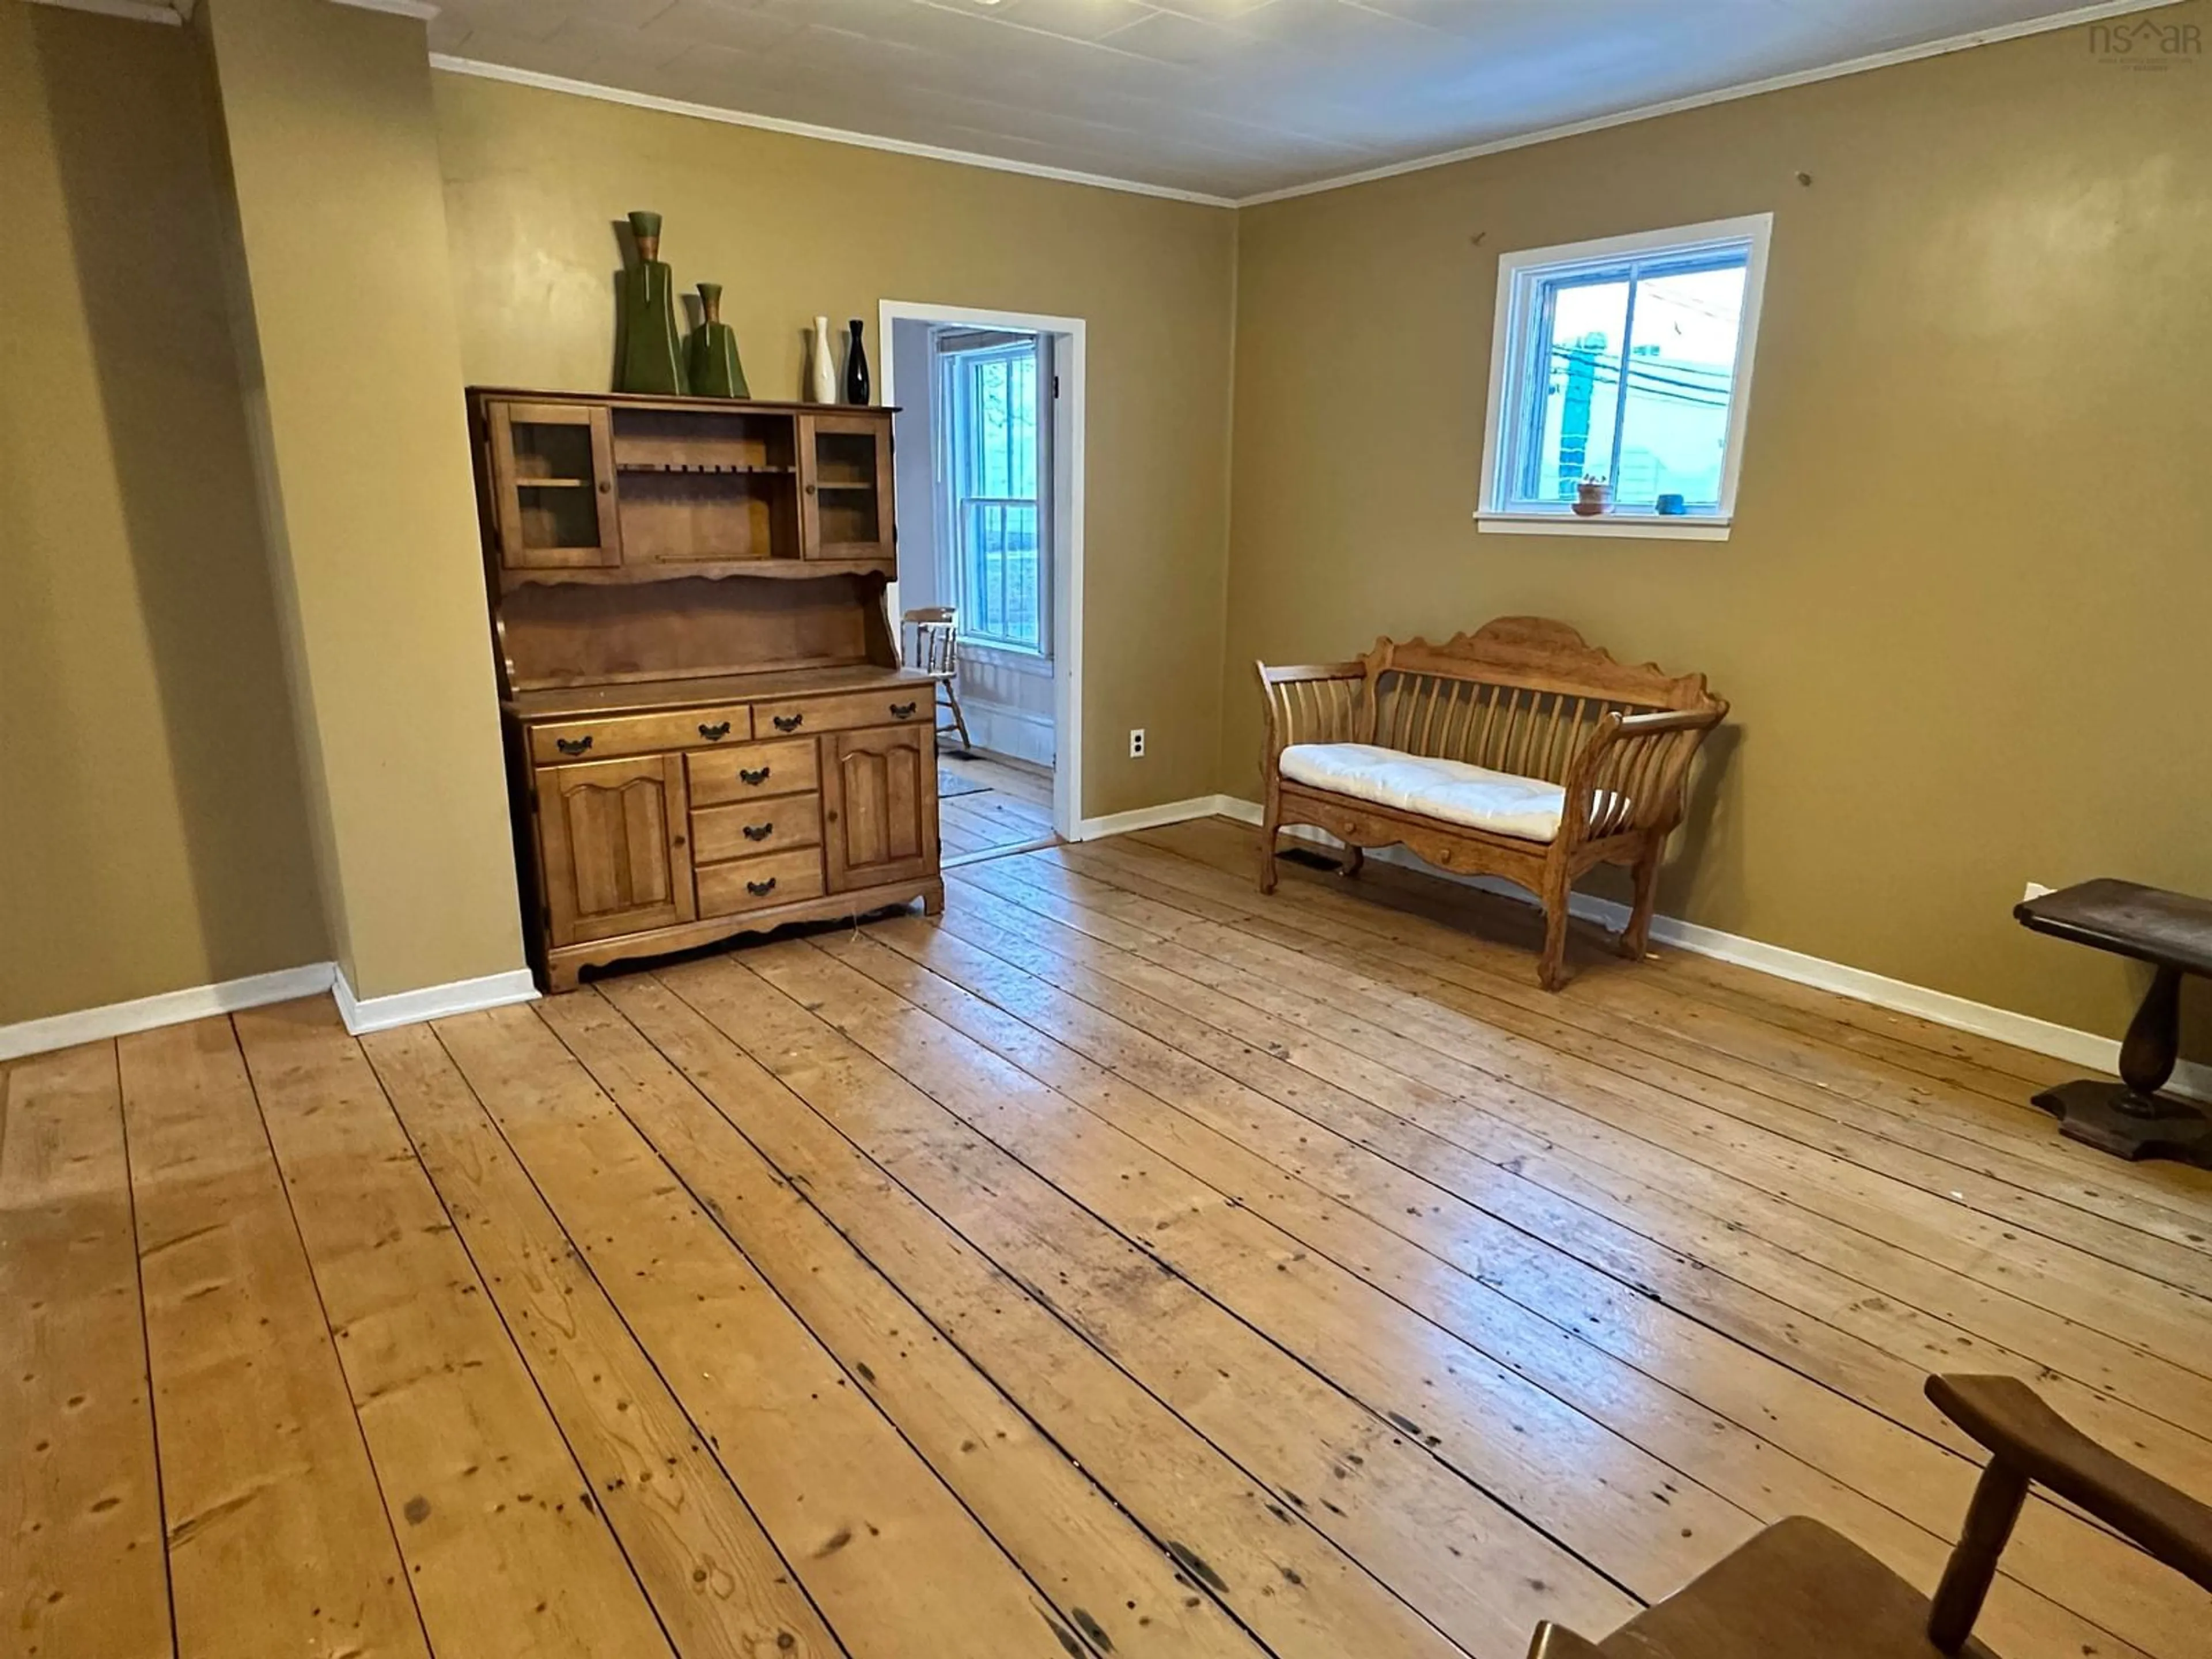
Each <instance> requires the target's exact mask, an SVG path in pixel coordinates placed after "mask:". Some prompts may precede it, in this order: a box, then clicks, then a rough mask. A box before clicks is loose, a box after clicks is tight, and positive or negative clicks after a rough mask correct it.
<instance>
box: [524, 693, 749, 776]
mask: <svg viewBox="0 0 2212 1659" xmlns="http://www.w3.org/2000/svg"><path fill="white" fill-rule="evenodd" d="M752 734H753V726H752V711H751V710H750V708H746V707H744V705H743V704H739V705H738V706H736V707H733V708H686V709H683V710H680V711H678V712H676V713H672V714H620V715H615V716H611V717H610V718H608V719H605V720H564V721H562V723H561V724H560V725H558V726H532V727H531V728H530V757H531V758H532V760H534V761H536V762H537V763H538V764H539V765H541V766H557V765H560V764H561V763H563V762H566V761H572V760H581V759H583V758H585V757H586V756H589V757H591V758H592V759H593V760H598V759H601V758H603V757H607V756H611V755H647V754H653V753H654V752H656V751H659V750H668V749H704V748H710V747H712V746H714V745H715V744H725V743H743V742H744V740H745V739H746V738H750V737H751V736H752Z"/></svg>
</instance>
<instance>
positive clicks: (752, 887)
mask: <svg viewBox="0 0 2212 1659" xmlns="http://www.w3.org/2000/svg"><path fill="white" fill-rule="evenodd" d="M745 891H747V892H748V893H750V894H751V895H752V896H754V897H755V898H766V897H767V896H769V894H770V893H773V892H774V891H775V877H774V876H770V877H769V878H768V879H767V880H766V881H749V882H747V883H746V884H745Z"/></svg>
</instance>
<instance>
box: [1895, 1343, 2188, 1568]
mask: <svg viewBox="0 0 2212 1659" xmlns="http://www.w3.org/2000/svg"><path fill="white" fill-rule="evenodd" d="M1928 1397H1929V1400H1931V1401H1934V1402H1935V1403H1936V1409H1937V1410H1939V1411H1941V1412H1942V1413H1943V1415H1944V1416H1946V1417H1948V1418H1949V1419H1951V1420H1952V1421H1953V1422H1954V1423H1956V1424H1957V1425H1959V1426H1960V1428H1962V1429H1964V1430H1965V1431H1966V1432H1967V1433H1968V1434H1970V1435H1972V1436H1973V1437H1974V1438H1975V1439H1977V1440H1978V1441H1979V1442H1981V1443H1982V1444H1983V1445H1984V1446H1986V1447H1988V1448H1989V1449H1990V1455H1992V1457H1993V1458H1995V1459H1996V1461H1997V1462H2001V1463H2005V1464H2008V1465H2010V1466H2011V1467H2012V1468H2015V1469H2016V1470H2018V1471H2019V1472H2020V1473H2021V1474H2023V1475H2025V1476H2026V1477H2027V1479H2028V1480H2033V1481H2037V1482H2039V1483H2040V1484H2041V1485H2043V1486H2048V1487H2049V1488H2050V1489H2051V1491H2052V1492H2057V1494H2058V1495H2059V1496H2060V1497H2061V1498H2067V1499H2068V1500H2069V1501H2070V1502H2072V1503H2074V1504H2078V1505H2079V1506H2080V1507H2081V1509H2083V1510H2087V1512H2088V1513H2089V1514H2091V1515H2093V1516H2096V1517H2097V1519H2099V1520H2100V1521H2102V1522H2105V1523H2106V1525H2107V1526H2109V1527H2112V1528H2114V1529H2115V1530H2116V1531H2118V1532H2119V1533H2121V1534H2124V1535H2125V1536H2126V1537H2128V1538H2130V1539H2131V1540H2133V1541H2135V1542H2136V1544H2139V1545H2140V1546H2142V1548H2143V1549H2145V1550H2147V1551H2148V1552H2149V1553H2151V1554H2152V1555H2154V1556H2155V1557H2156V1558H2157V1559H2159V1560H2160V1561H2163V1562H2164V1563H2166V1565H2167V1566H2169V1567H2172V1568H2173V1569H2174V1570H2175V1571H2179V1572H2182V1573H2185V1574H2187V1575H2188V1576H2189V1577H2191V1578H2193V1579H2195V1580H2196V1581H2197V1583H2199V1584H2201V1585H2203V1587H2204V1588H2205V1589H2212V1504H2201V1503H2199V1502H2197V1499H2195V1498H2191V1497H2190V1496H2189V1494H2188V1493H2186V1492H2182V1491H2180V1490H2179V1488H2178V1487H2174V1486H2168V1485H2167V1484H2166V1482H2165V1481H2163V1480H2160V1479H2159V1478H2158V1477H2157V1476H2156V1475H2154V1474H2150V1473H2149V1472H2148V1471H2147V1470H2144V1469H2140V1468H2136V1466H2135V1465H2134V1464H2132V1463H2130V1462H2128V1461H2127V1459H2125V1458H2124V1457H2122V1456H2120V1455H2118V1453H2117V1452H2112V1451H2107V1450H2106V1449H2105V1448H2104V1447H2102V1446H2100V1445H2099V1444H2098V1443H2096V1442H2095V1441H2093V1440H2092V1439H2091V1438H2089V1437H2088V1436H2087V1435H2086V1434H2084V1433H2082V1432H2081V1430H2079V1429H2077V1428H2075V1426H2074V1425H2072V1424H2071V1423H2069V1422H2068V1421H2067V1420H2066V1419H2064V1418H2063V1417H2061V1416H2060V1415H2059V1414H2058V1413H2057V1412H2055V1411H2053V1410H2051V1407H2049V1406H2047V1405H2045V1403H2044V1401H2043V1397H2042V1396H2041V1395H2039V1394H2037V1393H2036V1392H2035V1390H2034V1389H2031V1388H2029V1387H2028V1386H2027V1383H2023V1382H2021V1380H2020V1379H2019V1378H2018V1377H2015V1376H1931V1377H1929V1379H1928Z"/></svg>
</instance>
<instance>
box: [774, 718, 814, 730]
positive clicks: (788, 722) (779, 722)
mask: <svg viewBox="0 0 2212 1659" xmlns="http://www.w3.org/2000/svg"><path fill="white" fill-rule="evenodd" d="M805 723H806V716H805V715H804V714H778V715H776V716H775V729H776V730H777V731H779V732H796V731H797V730H799V727H800V726H804V725H805Z"/></svg>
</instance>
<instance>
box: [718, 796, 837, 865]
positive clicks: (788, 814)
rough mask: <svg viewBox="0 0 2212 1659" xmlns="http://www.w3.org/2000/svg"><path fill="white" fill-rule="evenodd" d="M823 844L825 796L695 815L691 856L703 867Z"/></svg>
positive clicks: (790, 798) (722, 808) (742, 804)
mask: <svg viewBox="0 0 2212 1659" xmlns="http://www.w3.org/2000/svg"><path fill="white" fill-rule="evenodd" d="M821 844H822V797H821V796H819V795H779V796H777V797H775V799H772V800H763V801H738V802H737V803H735V804H734V805H729V806H709V807H707V808H705V809H704V810H703V811H693V812H692V814H691V856H692V857H693V858H694V859H695V860H697V861H698V862H699V863H701V864H714V863H719V862H720V861H721V860H725V859H749V858H754V857H757V856H758V855H760V854H765V853H787V852H791V851H793V850H795V849H797V848H805V847H819V846H820V845H821Z"/></svg>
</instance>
